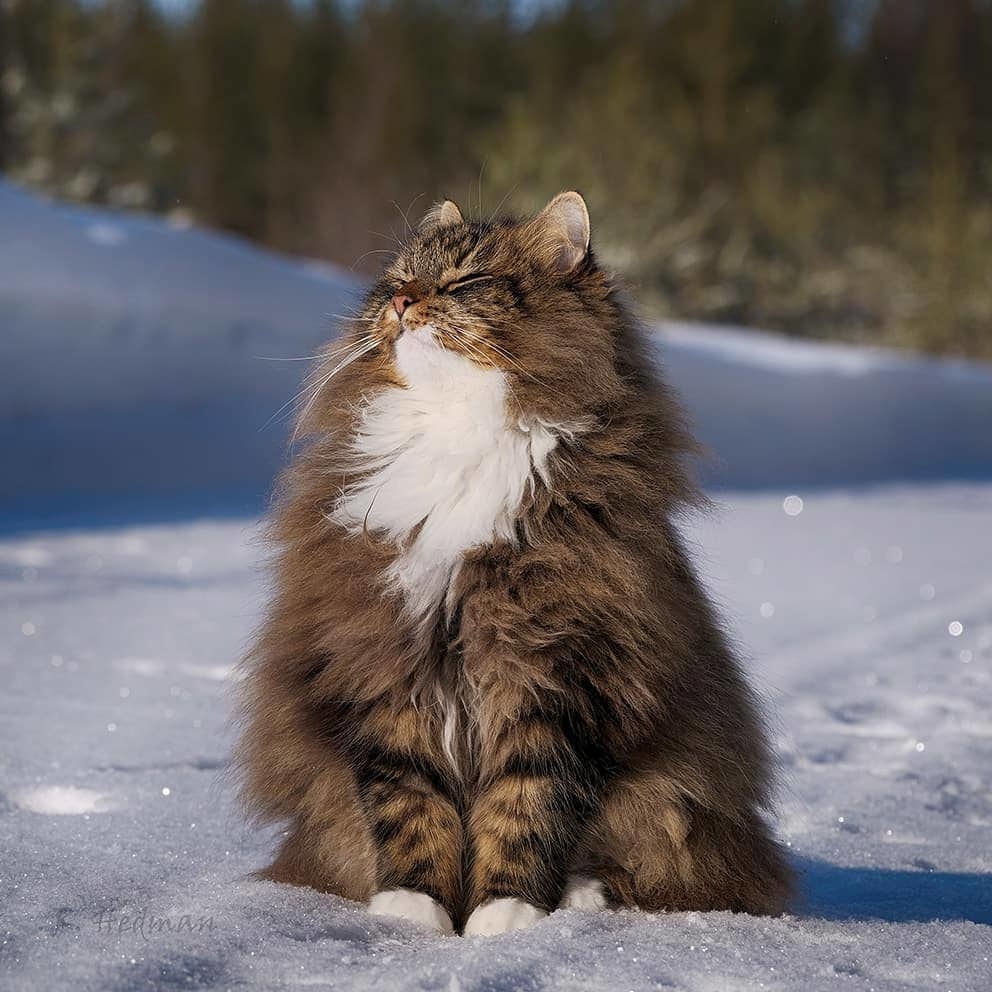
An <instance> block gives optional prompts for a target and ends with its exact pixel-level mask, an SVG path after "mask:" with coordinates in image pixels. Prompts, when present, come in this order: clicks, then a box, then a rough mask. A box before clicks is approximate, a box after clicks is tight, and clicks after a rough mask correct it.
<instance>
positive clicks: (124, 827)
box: [0, 185, 992, 992]
mask: <svg viewBox="0 0 992 992" xmlns="http://www.w3.org/2000/svg"><path fill="white" fill-rule="evenodd" d="M0 228H2V229H3V231H4V233H5V235H6V234H8V232H14V235H16V236H10V237H5V238H4V239H0V451H2V453H3V457H4V461H3V464H4V466H5V471H4V472H3V473H2V475H0V532H2V534H0V884H2V899H0V989H3V990H4V992H7V990H11V992H20V990H35V989H42V988H43V989H47V990H52V992H59V990H62V989H65V990H73V992H89V990H103V989H115V990H132V989H191V988H205V989H231V988H259V989H291V988H302V987H322V988H330V989H344V990H362V989H370V988H374V989H382V990H384V992H390V990H398V989H424V990H428V989H430V990H445V992H453V990H459V992H468V990H479V992H482V990H493V992H510V990H517V989H521V990H546V989H547V990H569V992H571V990H580V992H581V990H607V989H609V990H614V989H618V990H623V989H637V990H641V989H685V990H692V992H696V990H698V992H722V990H734V992H737V990H747V992H750V990H759V989H769V990H775V989H783V990H785V989H804V990H820V989H845V990H846V989H851V990H878V992H883V990H903V989H926V990H930V989H933V990H946V989H950V990H953V992H987V990H988V989H989V988H990V987H992V961H990V959H992V843H990V836H992V833H990V829H992V781H990V777H992V575H990V572H989V567H988V562H989V561H990V560H992V527H990V526H989V519H990V513H992V481H989V480H990V476H992V436H990V435H992V431H989V429H988V428H989V425H990V423H992V417H990V416H989V413H990V409H992V408H990V406H989V404H990V402H992V389H990V388H989V387H990V385H992V374H990V372H989V370H988V369H987V368H983V367H979V366H967V365H964V364H962V363H956V362H938V361H933V360H925V359H919V358H911V357H906V356H894V355H890V354H887V353H884V352H874V351H870V352H862V351H860V350H858V349H852V348H848V347H846V346H821V345H812V344H794V343H792V342H785V341H782V340H780V339H777V338H774V337H772V336H768V335H758V334H754V333H747V334H744V333H742V332H734V333H733V334H731V333H730V332H727V331H723V330H719V329H697V328H690V327H681V326H672V325H668V326H666V327H664V328H661V329H660V330H659V341H660V343H661V354H662V357H663V360H664V362H665V364H666V366H667V367H668V369H669V372H670V374H671V376H672V378H673V379H674V380H675V381H676V382H677V383H678V385H679V387H680V388H681V389H682V390H683V392H684V393H685V395H686V396H687V398H688V400H689V402H690V405H691V407H692V409H693V413H694V416H695V418H696V420H697V423H698V424H699V425H700V428H701V430H702V432H703V433H704V435H705V436H706V437H707V439H708V440H709V441H710V443H711V444H712V445H713V447H714V449H715V451H716V453H717V455H718V458H719V460H720V462H722V465H721V464H720V463H717V464H715V465H713V466H711V468H710V472H711V478H712V479H713V480H714V481H719V482H721V483H722V485H723V488H722V489H721V490H719V491H717V492H716V499H717V508H716V510H715V511H714V512H713V513H711V514H708V515H704V516H699V517H696V518H693V519H692V520H690V521H688V522H687V523H686V525H685V526H686V530H687V534H688V537H689V539H690V541H691V542H692V544H693V546H694V547H695V548H696V551H697V557H698V560H699V563H700V567H701V569H702V571H703V574H704V576H705V580H706V582H707V584H708V586H709V588H710V589H711V590H712V592H713V595H714V596H715V598H716V599H717V601H718V603H719V604H720V605H721V608H722V610H723V612H724V615H725V616H726V618H727V621H728V625H729V626H730V627H731V628H732V630H733V631H734V634H735V637H736V638H737V639H738V641H739V642H740V643H741V644H742V645H743V648H744V651H745V655H746V658H747V666H748V669H749V671H750V672H751V673H752V676H753V678H754V680H755V683H756V684H757V686H758V687H759V688H760V689H761V690H762V692H763V693H764V694H765V695H766V697H767V699H768V705H769V712H770V715H771V717H772V725H773V729H774V743H775V747H776V751H777V754H778V756H779V760H780V765H781V769H782V781H781V801H780V809H779V831H780V834H781V836H782V838H783V840H784V841H785V842H787V843H788V844H789V846H790V849H791V851H792V855H793V858H794V860H795V862H796V864H797V866H798V867H799V868H800V869H801V870H802V872H803V896H802V900H801V902H800V903H799V904H798V905H797V906H796V907H795V909H794V910H793V912H791V913H790V914H789V915H787V916H785V917H783V918H781V919H777V920H769V919H758V918H750V917H745V916H734V915H731V914H726V913H714V914H699V913H685V914H673V915H667V916H651V915H647V914H642V913H637V912H620V913H614V912H606V913H592V912H588V911H583V910H580V909H569V910H564V911H560V912H557V913H555V914H552V915H551V916H550V917H549V918H547V919H544V920H541V921H539V922H538V923H537V924H536V925H535V926H534V927H533V928H531V929H527V930H522V931H517V932H514V933H508V934H504V935H501V936H496V937H491V938H483V937H479V938H473V939H465V938H460V937H446V936H442V935H437V934H428V933H426V932H424V931H422V930H419V929H418V928H416V927H415V926H413V925H408V924H404V923H401V922H398V921H392V920H389V919H388V918H384V917H376V916H372V915H370V914H369V913H368V912H366V911H365V910H364V909H363V908H362V907H360V906H356V905H353V904H349V903H346V902H344V901H343V900H340V899H336V898H333V897H329V896H324V895H320V894H318V893H315V892H313V891H309V890H303V889H295V888H291V887H287V886H279V885H275V884H273V883H267V882H258V881H254V880H252V879H250V878H249V877H248V876H249V874H250V872H252V871H253V870H254V869H256V868H258V867H260V866H261V865H263V864H265V863H266V859H267V858H268V857H269V855H270V854H271V851H272V850H273V847H274V842H275V836H274V831H272V830H268V831H261V832H254V831H251V830H249V829H248V827H247V826H246V825H245V823H244V822H243V819H242V817H241V815H240V813H239V811H238V809H237V807H236V805H235V803H234V799H233V791H232V788H231V783H230V781H229V777H228V775H227V768H228V764H229V758H230V753H231V748H232V746H233V741H234V739H235V730H234V728H233V726H232V723H231V714H232V711H233V696H234V692H235V690H236V688H237V684H236V675H235V668H234V666H235V664H236V662H237V660H238V658H239V657H240V655H241V654H242V652H243V650H244V647H245V645H246V644H247V642H248V640H249V639H250V636H251V632H252V630H253V628H254V627H255V625H256V624H257V622H258V619H259V616H260V610H261V606H262V604H263V603H264V601H265V598H266V583H267V580H266V574H265V568H264V566H265V561H266V554H267V552H266V549H265V547H264V545H263V544H262V543H261V542H260V541H259V539H258V538H259V525H258V519H257V516H256V513H255V511H256V510H257V508H258V506H259V505H260V503H261V500H262V499H263V498H264V493H265V491H266V489H267V487H268V485H269V483H270V478H271V472H272V470H273V469H274V467H275V466H276V465H277V464H278V462H279V460H280V458H281V457H282V450H283V444H284V441H285V434H286V432H285V426H284V425H282V424H279V425H277V427H276V429H274V430H272V431H263V432H259V431H258V430H257V427H258V426H260V425H261V424H262V423H264V422H265V420H266V419H267V418H268V417H270V416H271V414H272V413H273V412H274V410H275V409H277V408H278V407H279V406H280V405H281V404H282V403H283V402H284V401H285V399H287V398H288V397H289V396H291V395H292V394H293V392H294V391H295V389H294V385H295V383H296V382H297V381H298V378H299V376H300V374H301V371H302V368H303V367H305V365H301V363H267V362H260V361H256V360H255V359H254V358H252V355H254V354H265V355H269V356H276V357H279V356H281V357H291V356H299V355H305V354H312V348H313V346H314V345H315V344H316V343H317V342H319V341H320V340H321V339H322V337H323V336H324V335H325V334H326V333H327V325H326V323H325V322H323V321H322V318H321V314H323V313H325V312H328V311H330V312H337V313H340V312H343V309H342V308H343V307H344V306H347V305H349V304H348V303H347V302H346V301H347V300H348V299H350V298H352V296H350V295H349V294H353V293H354V291H355V289H356V284H355V283H354V281H353V280H351V279H350V278H349V277H346V276H343V275H341V274H339V273H337V272H335V271H333V270H327V269H323V268H319V267H318V268H314V267H313V266H311V265H297V264H293V263H290V262H289V261H287V260H283V259H279V258H277V257H274V256H271V255H267V254H265V253H261V252H257V251H255V250H253V249H250V248H248V247H247V246H245V245H243V244H241V243H239V242H237V241H233V240H231V239H226V238H219V237H217V236H213V235H207V234H204V233H200V232H196V231H192V230H188V231H180V230H175V229H172V228H169V227H168V226H167V225H163V224H161V223H158V222H154V221H142V220H135V219H132V218H123V217H117V216H115V215H112V214H107V213H98V212H94V211H79V210H75V209H70V208H65V207H59V206H54V205H49V204H43V203H41V202H40V201H36V200H34V199H33V198H30V197H28V196H27V195H25V194H23V193H20V192H18V191H16V190H14V189H12V188H10V187H6V186H3V185H0ZM191 355H192V356H193V357H192V358H191ZM194 359H195V360H194ZM246 424H250V428H249V429H248V430H246ZM248 433H250V434H251V435H252V437H251V438H247V437H246V435H247V434H248ZM866 483H871V484H866ZM733 487H736V488H733Z"/></svg>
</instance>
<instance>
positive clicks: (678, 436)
mask: <svg viewBox="0 0 992 992" xmlns="http://www.w3.org/2000/svg"><path fill="white" fill-rule="evenodd" d="M299 433H300V434H301V435H302V436H305V437H306V439H307V441H306V444H305V446H304V447H303V449H302V451H301V453H300V454H299V455H298V456H297V457H296V459H295V461H294V463H293V464H292V465H291V466H290V468H289V469H288V470H287V472H286V474H285V476H284V478H283V480H282V485H281V491H280V495H279V499H278V502H277V504H276V507H275V510H274V514H273V520H272V537H273V540H274V542H275V544H276V547H277V549H278V554H277V558H276V561H275V572H274V595H273V598H272V603H271V608H270V610H269V613H268V617H267V619H266V621H265V623H264V625H263V627H262V629H261V631H260V633H259V636H258V638H257V642H256V644H255V646H254V649H253V651H252V652H251V655H250V657H249V658H248V660H247V662H246V676H247V677H246V679H245V683H244V684H245V709H244V715H245V728H244V734H243V737H242V741H241V745H240V748H239V750H238V758H239V762H240V767H241V769H242V772H243V792H244V798H245V800H246V802H247V804H248V806H249V808H250V809H251V810H252V812H253V813H254V814H255V815H256V816H257V817H259V818H260V819H262V820H268V821H281V822H284V823H285V825H286V834H285V837H284V840H283V843H282V846H281V848H280V850H279V852H278V855H277V856H276V859H275V861H274V863H273V864H272V865H271V866H270V867H269V868H268V869H266V871H265V872H264V873H263V874H264V876H265V877H267V878H270V879H274V880H276V881H282V882H290V883H294V884H299V885H308V886H312V887H314V888H316V889H319V890H322V891H326V892H333V893H336V894H338V895H341V896H345V897H347V898H349V899H355V900H361V901H365V902H368V903H369V904H370V908H371V909H372V911H373V912H382V913H387V914H393V915H401V916H406V917H408V918H410V919H412V920H416V921H417V922H419V923H421V924H423V925H426V926H431V927H434V928H435V929H438V930H441V931H448V930H451V929H455V930H459V931H464V932H465V933H466V934H469V935H473V934H487V933H494V932H501V931H503V930H508V929H514V928H516V927H520V926H527V925H531V924H533V923H536V922H537V921H539V920H540V919H541V918H542V917H543V916H544V915H546V914H547V913H549V912H551V911H553V910H554V909H555V908H556V907H558V906H559V905H560V904H564V905H567V906H578V907H585V908H600V907H602V906H638V907H641V908H642V909H645V910H653V911H665V910H670V911H674V910H706V909H729V910H734V911H740V912H749V913H767V914H775V913H779V912H781V911H782V909H783V908H784V907H785V906H786V904H787V900H788V898H789V895H790V891H791V875H790V870H789V867H788V865H787V862H786V859H785V858H784V857H783V853H782V851H781V849H780V848H779V846H778V845H777V843H776V842H775V841H774V839H773V837H772V835H771V833H770V830H769V826H768V823H767V810H768V806H769V796H770V778H771V776H770V759H769V754H768V748H767V745H766V740H765V734H764V731H763V729H762V726H761V721H760V718H759V714H758V711H757V707H756V704H755V699H754V696H753V694H752V692H751V690H750V689H749V687H748V685H747V683H746V681H745V679H744V677H743V675H742V672H741V669H740V667H739V665H738V662H737V660H736V658H735V656H734V653H733V651H732V649H731V647H730V646H729V645H728V642H727V639H726V637H725V635H724V633H723V631H722V629H721V626H720V623H719V621H718V618H717V617H716V616H715V615H714V611H713V608H712V607H711V605H710V603H709V602H708V600H707V597H706V595H705V593H704V591H703V590H702V589H701V587H700V584H699V582H698V580H697V577H696V575H695V572H694V570H693V567H692V564H691V562H690V559H689V556H688V554H687V552H686V549H685V547H684V546H683V543H682V540H681V538H680V536H679V533H678V531H677V529H676V527H675V525H674V520H675V518H676V516H677V515H678V514H679V513H680V512H682V511H683V510H685V509H686V508H687V507H690V506H693V505H698V504H699V503H700V502H701V500H700V497H699V496H698V494H697V493H696V491H695V490H694V488H693V486H692V484H691V482H690V480H689V478H688V476H687V474H686V469H685V459H686V456H687V454H688V453H689V452H691V451H692V449H693V445H692V442H691V439H690V437H689V435H688V433H687V431H686V429H685V427H684V425H683V419H682V416H681V413H680V411H679V409H678V407H677V405H676V403H675V402H674V400H673V398H672V396H671V394H670V392H669V390H668V389H667V388H666V386H665V385H664V382H663V380H662V379H661V378H660V376H659V375H658V373H657V371H656V370H655V369H653V368H652V367H651V364H650V362H649V360H648V358H647V356H646V353H645V348H644V344H643V341H642V338H641V332H640V331H639V329H638V327H637V326H636V323H635V321H634V320H633V319H632V318H631V316H630V314H629V311H628V310H627V308H626V307H625V305H624V303H623V302H622V300H621V298H620V297H619V295H618V292H617V288H616V286H615V284H614V282H613V281H612V280H611V278H610V277H608V276H607V274H605V273H604V272H603V270H602V269H601V268H600V267H599V266H598V265H597V264H596V261H595V258H594V256H593V254H592V252H591V250H590V249H589V226H588V215H587V213H586V208H585V204H584V203H583V201H582V199H581V197H579V196H578V194H576V193H566V194H561V195H560V196H559V197H556V198H555V199H554V200H553V201H552V202H551V203H550V204H549V205H548V207H546V208H545V210H544V211H542V212H541V213H540V214H539V215H538V216H537V217H535V218H531V219H528V220H523V221H519V220H514V219H493V220H489V221H466V220H464V219H463V217H462V214H461V212H460V211H459V210H458V208H457V207H456V206H455V205H454V204H452V203H450V201H446V202H445V203H444V204H442V205H440V206H438V207H435V208H434V209H433V210H432V211H431V212H430V213H429V214H428V216H427V217H426V218H425V219H424V221H423V222H422V223H421V225H420V226H419V228H418V229H417V230H416V231H414V232H412V233H411V236H410V239H409V242H408V243H407V244H406V245H405V246H404V248H403V250H402V251H401V252H400V253H399V254H398V256H397V257H396V259H395V260H394V261H393V262H392V264H391V265H389V266H388V267H387V269H386V270H385V271H384V272H383V274H382V276H381V278H380V279H379V281H378V282H377V283H376V285H375V286H374V287H373V288H372V290H371V291H370V292H369V295H368V298H367V300H366V303H365V306H364V309H363V311H362V313H361V314H360V316H358V317H357V318H356V320H355V321H354V322H353V326H352V327H351V328H350V330H349V331H348V334H347V336H346V338H345V340H344V342H343V346H342V345H338V346H337V347H336V348H335V349H329V350H328V352H327V355H326V358H325V359H324V361H323V363H322V365H321V367H320V368H319V369H318V370H317V374H316V376H315V379H314V381H313V389H312V391H311V393H310V394H308V396H307V397H306V401H305V404H304V409H303V412H302V415H301V420H300V427H299ZM411 453H412V454H411Z"/></svg>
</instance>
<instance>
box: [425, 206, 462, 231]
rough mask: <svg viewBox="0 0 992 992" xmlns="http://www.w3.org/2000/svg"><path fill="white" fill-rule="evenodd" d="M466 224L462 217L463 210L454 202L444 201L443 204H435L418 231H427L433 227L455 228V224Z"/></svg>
mask: <svg viewBox="0 0 992 992" xmlns="http://www.w3.org/2000/svg"><path fill="white" fill-rule="evenodd" d="M464 223H465V218H464V217H463V216H462V212H461V210H459V209H458V204H457V203H455V202H454V201H453V200H444V201H443V202H441V203H435V204H434V206H433V207H431V208H430V210H428V211H427V213H426V214H424V216H423V218H422V219H421V221H420V224H418V225H417V229H418V230H420V231H426V230H428V229H429V228H432V227H454V226H455V224H464Z"/></svg>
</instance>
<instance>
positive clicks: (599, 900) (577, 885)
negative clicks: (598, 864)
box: [558, 874, 609, 912]
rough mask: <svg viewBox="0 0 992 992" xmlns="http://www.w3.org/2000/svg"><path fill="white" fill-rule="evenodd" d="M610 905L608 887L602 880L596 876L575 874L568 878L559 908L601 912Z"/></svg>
mask: <svg viewBox="0 0 992 992" xmlns="http://www.w3.org/2000/svg"><path fill="white" fill-rule="evenodd" d="M608 905H609V899H608V898H607V895H606V885H605V884H604V882H603V880H602V879H601V878H596V877H595V876H594V875H585V874H582V875H578V874H573V875H569V876H568V881H567V882H566V883H565V891H564V892H563V893H562V896H561V901H560V902H559V903H558V908H559V909H582V910H586V911H588V912H599V911H600V910H603V909H606V908H607V906H608Z"/></svg>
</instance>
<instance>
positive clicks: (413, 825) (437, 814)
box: [353, 707, 462, 933]
mask: <svg viewBox="0 0 992 992" xmlns="http://www.w3.org/2000/svg"><path fill="white" fill-rule="evenodd" d="M353 754H354V759H353V760H354V761H355V771H356V776H357V778H358V783H359V789H360V792H361V795H362V800H363V803H364V806H365V810H366V813H367V816H368V821H369V826H370V829H371V833H372V838H373V843H374V845H375V849H376V855H377V869H376V885H375V889H376V891H375V894H374V895H373V896H372V898H371V899H370V900H369V909H370V911H371V912H373V913H376V914H379V915H383V916H399V917H403V918H405V919H408V920H411V921H413V922H415V923H418V924H420V925H422V926H426V927H429V928H431V929H433V930H438V931H441V932H444V933H451V932H452V930H453V925H452V920H453V919H454V917H455V915H456V912H457V907H458V904H459V899H460V892H461V859H462V824H461V817H460V814H459V811H458V808H457V806H456V803H455V797H454V795H453V793H452V790H451V774H450V771H449V770H448V769H446V768H444V767H443V765H442V763H441V762H440V761H439V760H438V756H437V754H436V753H435V750H434V747H433V746H432V737H431V735H430V733H429V731H428V728H426V727H425V726H424V725H423V723H422V721H421V718H420V715H419V714H418V713H417V711H416V710H415V709H413V708H412V707H411V708H410V709H408V710H404V711H402V712H399V713H396V712H395V711H387V712H381V713H378V714H375V715H373V716H372V717H371V718H370V720H369V721H367V722H366V724H365V726H364V728H363V733H362V734H361V737H360V739H359V740H358V741H357V742H356V745H355V748H354V751H353Z"/></svg>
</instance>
